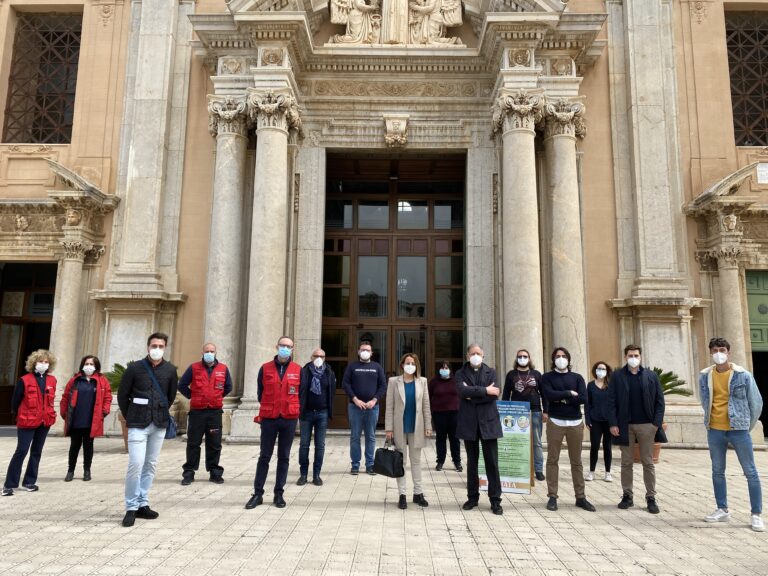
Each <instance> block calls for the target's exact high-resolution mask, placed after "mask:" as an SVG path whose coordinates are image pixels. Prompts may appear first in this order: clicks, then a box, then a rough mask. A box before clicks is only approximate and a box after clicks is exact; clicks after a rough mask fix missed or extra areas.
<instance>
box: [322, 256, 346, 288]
mask: <svg viewBox="0 0 768 576" xmlns="http://www.w3.org/2000/svg"><path fill="white" fill-rule="evenodd" d="M323 283H324V284H349V256H336V255H330V254H326V256H325V261H324V266H323Z"/></svg>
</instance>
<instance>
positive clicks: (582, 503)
mask: <svg viewBox="0 0 768 576" xmlns="http://www.w3.org/2000/svg"><path fill="white" fill-rule="evenodd" d="M576 507H577V508H581V509H583V510H586V511H587V512H595V511H596V510H595V507H594V506H592V504H591V503H590V502H589V500H587V499H586V498H576Z"/></svg>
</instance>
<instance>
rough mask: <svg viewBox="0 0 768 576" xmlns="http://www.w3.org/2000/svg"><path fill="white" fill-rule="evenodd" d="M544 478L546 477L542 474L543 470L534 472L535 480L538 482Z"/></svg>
mask: <svg viewBox="0 0 768 576" xmlns="http://www.w3.org/2000/svg"><path fill="white" fill-rule="evenodd" d="M546 479H547V477H546V476H544V472H536V480H538V481H539V482H544V480H546Z"/></svg>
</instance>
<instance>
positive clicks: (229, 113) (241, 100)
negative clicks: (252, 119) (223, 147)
mask: <svg viewBox="0 0 768 576" xmlns="http://www.w3.org/2000/svg"><path fill="white" fill-rule="evenodd" d="M247 109H248V106H247V104H246V100H245V96H217V95H212V94H209V95H208V131H209V132H210V133H211V136H217V135H219V134H237V135H239V136H245V133H246V121H247V120H248V115H247Z"/></svg>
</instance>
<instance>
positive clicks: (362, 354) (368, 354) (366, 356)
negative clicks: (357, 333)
mask: <svg viewBox="0 0 768 576" xmlns="http://www.w3.org/2000/svg"><path fill="white" fill-rule="evenodd" d="M370 359H371V351H370V350H363V351H362V352H360V360H362V361H363V362H367V361H368V360H370Z"/></svg>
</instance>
